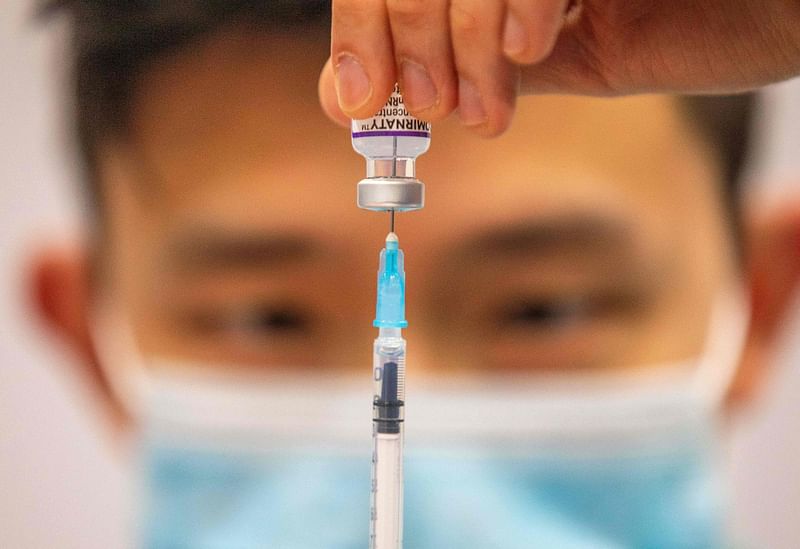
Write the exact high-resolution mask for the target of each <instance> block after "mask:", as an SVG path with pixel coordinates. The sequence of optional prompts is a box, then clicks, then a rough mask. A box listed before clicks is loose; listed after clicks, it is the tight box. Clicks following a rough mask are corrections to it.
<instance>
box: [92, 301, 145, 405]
mask: <svg viewBox="0 0 800 549" xmlns="http://www.w3.org/2000/svg"><path fill="white" fill-rule="evenodd" d="M89 323H90V330H89V331H90V337H91V340H92V344H93V345H94V348H95V352H96V353H97V358H98V362H99V364H100V368H101V369H102V371H103V375H104V376H105V377H106V379H107V380H108V384H109V386H110V387H111V391H112V392H113V393H114V396H116V397H117V399H119V401H120V402H121V403H122V406H123V408H124V409H125V412H126V413H127V414H128V415H129V416H130V417H132V418H141V416H142V413H143V412H144V405H145V400H146V399H147V395H148V394H150V391H151V386H152V381H151V380H150V376H149V375H148V373H147V369H146V368H145V366H144V361H143V360H142V359H141V357H140V354H139V352H138V348H137V344H136V338H135V336H134V335H133V330H132V329H131V327H130V325H128V323H127V322H125V321H123V320H122V319H120V318H119V317H118V315H114V314H113V313H111V311H110V307H109V306H108V305H106V304H102V305H100V306H99V307H97V308H95V310H94V312H93V314H92V315H91V318H90V319H89Z"/></svg>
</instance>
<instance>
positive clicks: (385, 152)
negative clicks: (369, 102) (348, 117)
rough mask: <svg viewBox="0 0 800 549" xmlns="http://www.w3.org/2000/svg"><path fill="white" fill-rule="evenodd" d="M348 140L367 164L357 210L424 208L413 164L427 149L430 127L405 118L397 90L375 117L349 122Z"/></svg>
mask: <svg viewBox="0 0 800 549" xmlns="http://www.w3.org/2000/svg"><path fill="white" fill-rule="evenodd" d="M351 136H352V142H353V148H354V149H355V150H356V152H358V153H359V154H361V155H362V156H364V158H365V159H366V161H367V177H366V178H365V179H362V180H361V182H359V184H358V206H359V207H360V208H365V209H368V210H377V211H385V210H396V211H411V210H418V209H420V208H422V207H423V206H424V205H425V186H424V185H423V184H422V182H421V181H419V180H418V179H417V178H416V166H415V164H416V159H417V157H418V156H419V155H421V154H423V153H424V152H425V151H427V150H428V147H429V146H430V140H431V126H430V123H428V122H423V121H422V120H418V119H416V118H414V117H413V116H411V115H410V114H409V112H408V111H407V110H406V108H405V105H404V104H403V97H402V95H400V90H399V89H398V87H397V86H395V89H394V91H393V92H392V95H391V96H390V97H389V100H388V101H387V103H386V105H385V106H384V107H383V108H382V109H381V110H380V111H379V112H377V113H376V114H375V116H373V117H372V118H368V119H365V120H353V122H352V132H351Z"/></svg>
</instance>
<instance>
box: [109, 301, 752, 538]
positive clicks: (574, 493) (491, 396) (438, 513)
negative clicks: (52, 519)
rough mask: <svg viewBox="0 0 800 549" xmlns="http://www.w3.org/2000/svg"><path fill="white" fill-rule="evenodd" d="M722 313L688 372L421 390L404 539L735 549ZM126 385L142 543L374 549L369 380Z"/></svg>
mask: <svg viewBox="0 0 800 549" xmlns="http://www.w3.org/2000/svg"><path fill="white" fill-rule="evenodd" d="M718 309H721V310H717V311H716V313H715V315H714V320H713V322H712V327H711V330H710V335H709V344H708V346H707V348H706V351H705V353H704V354H703V356H702V358H701V359H700V360H697V361H691V362H687V363H685V364H674V365H664V366H653V367H643V368H640V369H637V370H635V372H638V373H624V374H620V375H619V376H618V377H613V376H611V375H609V374H604V375H602V376H599V377H591V376H585V375H583V376H579V377H572V378H567V377H564V376H561V377H558V378H551V379H544V378H541V377H539V378H535V379H533V378H532V379H530V380H524V379H521V378H514V379H512V380H509V381H508V382H505V381H503V380H500V379H496V380H493V381H486V380H483V381H481V383H480V384H479V385H474V386H473V385H470V383H469V382H467V381H464V382H463V383H458V382H456V383H454V382H453V381H452V380H444V382H443V383H442V385H441V386H438V387H437V385H436V384H435V383H426V386H425V387H418V388H415V387H413V385H411V384H410V385H409V387H408V389H407V391H408V395H409V397H408V400H407V404H408V410H407V414H406V420H407V426H406V447H407V451H406V470H405V506H404V524H405V528H404V530H405V536H404V546H405V547H408V548H411V549H425V548H436V549H440V548H443V547H445V548H449V547H457V548H459V549H471V548H475V549H486V548H502V549H516V548H525V549H537V548H547V549H551V548H558V549H579V548H580V549H584V548H585V549H589V548H591V549H611V548H641V549H660V548H664V549H667V548H669V549H694V548H697V549H700V548H703V549H708V548H718V547H724V546H725V537H724V534H723V532H724V528H723V526H724V524H723V515H724V513H723V505H722V502H723V499H724V498H722V497H721V493H722V491H721V487H720V486H721V483H720V480H719V478H718V476H717V471H718V467H716V459H715V450H716V449H715V440H716V432H717V428H716V425H715V423H716V421H715V418H716V414H717V411H718V407H719V405H720V402H721V400H722V398H723V395H724V394H725V392H726V389H727V387H728V384H729V381H730V379H731V377H732V375H733V372H734V371H735V366H736V364H737V362H738V355H739V351H740V345H741V341H742V340H743V338H744V330H745V322H744V320H743V319H744V318H746V315H745V314H744V311H743V309H741V308H737V307H728V308H724V307H722V308H720V307H718ZM117 340H118V341H119V339H117ZM126 348H127V349H130V347H117V348H109V347H105V350H106V351H107V352H106V353H105V354H106V355H107V356H115V357H118V358H119V357H121V356H133V355H132V354H131V353H129V352H128V354H127V355H126V353H125V349H126ZM112 353H113V354H112ZM137 361H138V360H134V361H133V362H137ZM118 362H119V361H118ZM125 366H126V367H124V368H122V367H121V368H118V369H117V370H116V371H117V372H133V371H137V369H136V367H135V366H132V365H131V364H128V365H125ZM150 366H151V367H150V368H149V371H150V372H188V371H195V372H197V371H204V372H213V371H219V369H217V370H215V369H213V368H206V367H204V368H196V367H195V368H190V367H187V366H186V365H168V366H164V365H160V364H150ZM139 371H144V369H140V370H139ZM626 372H630V370H626ZM114 377H115V376H113V375H112V383H113V385H114V386H116V387H118V388H122V389H121V390H120V391H119V393H120V396H121V397H122V398H123V399H125V397H126V396H128V395H133V396H130V398H129V405H130V406H131V407H132V408H133V409H135V410H137V411H138V412H137V417H138V419H139V424H140V426H141V433H140V441H141V446H140V458H141V459H140V463H141V465H142V467H141V470H140V474H141V479H142V483H143V487H144V490H143V493H142V495H143V500H142V501H143V514H142V521H141V530H140V531H141V536H142V540H141V542H142V545H143V546H144V547H147V548H153V549H161V548H169V549H172V548H200V549H212V548H213V549H217V548H261V547H265V548H280V549H295V548H297V549H300V548H303V549H365V548H366V547H367V545H368V531H369V515H368V513H369V483H370V455H371V448H370V432H371V431H370V427H371V426H370V419H371V406H370V405H371V403H370V402H369V394H370V387H369V381H370V380H369V379H365V380H363V381H364V382H365V383H364V385H363V386H352V385H350V384H348V385H345V384H343V383H341V382H339V381H335V380H333V381H328V382H319V383H309V382H308V380H307V379H297V378H295V379H287V378H272V379H264V380H261V381H260V382H258V383H255V382H253V381H252V380H248V381H247V382H245V383H242V382H241V380H238V381H235V380H226V379H220V378H213V379H212V378H203V377H200V376H198V375H195V376H193V377H191V378H189V377H187V376H186V375H184V374H181V375H174V374H173V375H169V374H159V375H153V374H148V375H147V376H144V375H142V376H138V377H137V378H136V379H135V380H133V379H131V378H127V379H123V380H120V379H116V380H115V379H113V378H114Z"/></svg>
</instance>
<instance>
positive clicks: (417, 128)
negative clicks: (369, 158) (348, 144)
mask: <svg viewBox="0 0 800 549" xmlns="http://www.w3.org/2000/svg"><path fill="white" fill-rule="evenodd" d="M351 133H352V136H353V139H360V138H363V137H428V138H429V137H430V136H431V124H430V122H423V121H422V120H419V119H417V118H414V117H413V116H411V114H410V113H409V112H408V111H407V110H406V106H405V104H404V103H403V96H402V95H400V88H399V87H398V85H397V84H395V85H394V91H393V92H392V95H391V96H389V101H387V102H386V105H384V107H383V108H382V109H381V110H380V111H378V112H377V113H376V114H375V116H373V117H372V118H366V119H364V120H353V125H352V132H351Z"/></svg>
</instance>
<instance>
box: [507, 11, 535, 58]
mask: <svg viewBox="0 0 800 549" xmlns="http://www.w3.org/2000/svg"><path fill="white" fill-rule="evenodd" d="M528 45H529V43H528V33H527V32H526V30H525V27H524V26H523V25H522V22H521V21H520V20H519V18H518V17H517V16H516V15H514V14H513V13H512V12H510V11H509V12H508V15H506V26H505V30H504V31H503V51H504V52H505V54H506V55H512V56H516V55H519V54H521V53H524V52H525V50H527V49H528Z"/></svg>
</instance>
